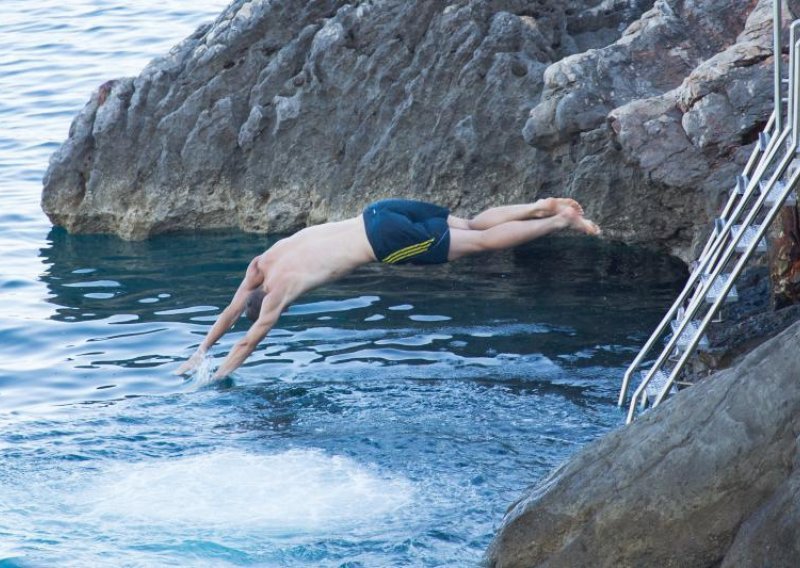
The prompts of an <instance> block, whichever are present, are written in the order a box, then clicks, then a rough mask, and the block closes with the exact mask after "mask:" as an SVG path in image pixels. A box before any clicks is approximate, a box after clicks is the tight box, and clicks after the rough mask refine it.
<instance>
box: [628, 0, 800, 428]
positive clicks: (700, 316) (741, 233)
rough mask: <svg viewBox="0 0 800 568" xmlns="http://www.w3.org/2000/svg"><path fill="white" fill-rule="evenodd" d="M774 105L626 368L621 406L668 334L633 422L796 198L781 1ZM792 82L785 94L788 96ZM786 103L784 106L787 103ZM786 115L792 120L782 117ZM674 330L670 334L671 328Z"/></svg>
mask: <svg viewBox="0 0 800 568" xmlns="http://www.w3.org/2000/svg"><path fill="white" fill-rule="evenodd" d="M773 8H774V10H773V25H774V33H773V39H774V45H773V47H774V53H775V70H774V91H775V109H774V111H773V113H772V116H771V117H770V119H769V121H768V123H767V125H766V127H765V128H764V130H763V131H762V132H761V133H759V137H758V143H757V144H756V145H755V147H754V148H753V151H752V153H751V155H750V158H749V160H748V161H747V164H746V165H745V167H744V169H743V171H742V174H741V175H739V176H737V179H736V183H735V186H734V188H733V189H732V191H731V193H730V196H729V198H728V201H727V203H726V205H725V207H724V209H723V211H722V213H721V215H720V217H719V218H717V219H715V220H714V225H713V229H712V231H711V234H710V236H709V238H708V240H707V241H706V244H705V246H704V247H703V250H702V252H701V253H700V255H699V256H698V258H697V260H696V261H695V262H693V263H692V271H691V275H690V276H689V279H688V281H687V282H686V285H685V286H684V288H683V290H682V292H681V293H680V294H679V295H678V297H677V298H676V300H675V301H674V302H673V304H672V306H671V307H670V309H669V310H668V311H667V313H666V315H665V316H664V318H663V319H662V320H661V322H660V323H659V325H658V326H657V327H656V329H655V331H654V332H653V333H652V334H651V336H650V338H649V339H648V340H647V342H646V343H645V345H644V346H643V347H642V349H641V351H640V352H639V354H638V355H637V356H636V358H635V359H634V361H633V363H631V365H630V367H628V369H627V370H626V372H625V375H624V377H623V381H622V388H621V390H620V395H619V402H618V404H619V406H623V405H624V404H625V400H626V396H627V391H628V387H629V385H630V383H631V379H632V378H633V376H634V374H635V373H636V371H637V370H639V369H640V367H641V366H642V365H643V362H645V358H646V357H647V355H648V354H649V353H650V352H651V351H652V350H653V348H654V347H655V346H656V345H657V344H659V343H660V342H662V341H666V344H665V345H664V347H663V348H662V350H661V352H660V354H659V355H658V357H657V358H656V359H655V361H653V362H652V364H651V365H650V368H649V369H647V370H642V371H641V376H642V380H641V382H640V384H639V386H638V387H637V388H636V390H635V391H634V393H633V396H632V398H631V401H630V407H629V409H628V414H627V422H628V423H630V422H631V421H632V420H633V419H634V417H635V415H636V410H637V407H639V408H640V409H644V408H645V407H646V406H647V403H648V402H650V404H651V405H652V406H657V405H658V404H660V403H661V402H662V401H663V400H664V398H665V397H666V396H667V395H668V394H670V393H672V392H675V391H676V386H675V385H676V382H677V380H678V377H679V376H680V374H681V371H682V370H683V369H684V367H685V365H686V363H687V361H688V360H689V358H690V357H691V356H692V354H693V353H694V351H695V350H696V349H697V348H698V346H700V347H703V346H706V345H707V344H708V340H707V338H706V336H705V332H706V330H707V328H708V326H709V325H710V323H712V321H719V320H714V318H715V317H716V316H717V315H718V314H719V312H720V309H721V307H722V305H723V304H724V303H725V302H733V301H736V300H737V299H738V293H737V290H736V287H735V281H736V279H737V278H738V276H739V275H740V274H741V273H742V271H743V270H744V268H745V266H746V265H747V263H748V261H749V260H750V259H751V258H752V257H753V256H754V255H755V254H757V253H763V252H765V251H766V240H765V238H764V237H765V235H766V233H767V230H768V229H769V227H770V225H771V224H772V222H773V221H774V220H775V218H776V217H777V215H778V213H779V212H780V210H781V208H782V207H783V206H784V205H794V204H795V200H796V197H795V189H796V188H797V187H798V185H800V160H798V156H797V154H798V142H800V140H798V137H800V41H799V40H798V38H797V36H798V35H799V34H800V20H796V21H795V22H793V23H792V25H791V27H790V42H789V45H790V49H789V73H788V79H782V74H781V57H780V53H781V38H780V36H781V24H782V22H781V0H775V2H774V6H773ZM784 87H786V91H787V93H786V97H784V96H783V91H784ZM784 105H785V106H786V113H785V114H784V113H783V107H784ZM784 118H785V119H786V120H785V121H784ZM670 332H671V335H670Z"/></svg>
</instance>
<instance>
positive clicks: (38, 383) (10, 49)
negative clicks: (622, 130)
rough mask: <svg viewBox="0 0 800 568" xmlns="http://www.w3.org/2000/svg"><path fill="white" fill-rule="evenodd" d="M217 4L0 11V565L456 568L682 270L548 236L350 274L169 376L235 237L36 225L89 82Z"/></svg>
mask: <svg viewBox="0 0 800 568" xmlns="http://www.w3.org/2000/svg"><path fill="white" fill-rule="evenodd" d="M224 5H225V2H223V1H218V0H200V1H196V2H191V3H187V2H178V1H177V0H158V1H156V0H137V1H136V2H133V1H131V2H127V3H126V2H113V1H108V2H101V1H99V0H95V1H92V0H76V1H72V2H68V3H63V2H53V1H51V0H41V1H39V2H28V1H22V0H3V2H2V3H0V566H81V567H84V566H243V565H260V566H350V567H354V566H472V565H475V564H477V563H478V562H479V560H480V558H481V555H482V553H483V551H484V550H485V548H486V546H487V544H488V543H489V541H490V539H491V537H492V534H493V533H494V531H495V530H496V528H497V527H498V525H499V523H500V521H501V519H502V515H503V513H504V511H505V509H506V508H507V506H508V505H509V504H510V503H511V502H512V501H513V500H514V499H516V498H517V497H518V496H519V495H520V494H521V493H522V491H524V489H525V488H526V487H528V486H529V485H530V484H532V483H535V482H536V481H537V480H540V479H541V478H542V477H543V476H544V475H545V474H546V473H547V472H549V471H550V470H551V469H552V468H554V467H555V466H557V465H558V464H559V463H561V462H562V461H563V460H564V459H566V458H568V457H569V456H570V455H571V454H573V453H574V452H575V451H577V450H579V449H580V448H581V447H582V446H583V445H585V444H587V443H589V442H591V441H592V440H594V439H596V438H598V437H599V436H601V435H602V434H603V433H605V432H607V431H608V430H610V429H612V428H616V427H619V426H620V425H621V423H622V422H623V416H622V414H621V412H620V411H619V410H618V409H617V408H616V406H615V398H616V394H617V389H618V387H619V381H620V378H621V375H622V372H623V370H624V368H625V365H626V364H627V363H628V362H629V361H630V360H631V359H632V357H633V355H634V354H635V352H636V350H637V348H638V346H639V345H640V344H641V343H642V341H643V340H644V339H645V338H646V336H647V334H648V333H649V331H650V329H651V328H652V327H653V325H655V323H656V322H657V321H658V319H659V318H660V316H661V314H662V313H663V310H664V309H665V306H666V305H667V304H668V303H669V301H670V298H671V297H672V295H673V294H674V292H675V289H676V287H677V286H679V285H680V281H681V278H682V277H683V274H682V272H681V269H680V266H679V265H678V264H677V263H676V262H675V261H673V260H671V259H669V258H666V257H660V256H657V255H654V254H653V253H652V252H650V251H645V250H641V249H635V248H630V247H625V246H621V245H613V244H607V243H602V242H599V241H596V240H593V239H588V238H571V239H545V240H543V241H540V242H537V243H534V244H532V245H530V246H526V247H522V248H520V249H517V250H516V251H513V252H507V253H503V254H498V255H485V256H481V257H476V258H470V259H465V260H463V261H460V262H457V263H453V264H451V265H446V266H438V267H429V268H419V267H382V266H377V265H376V266H368V267H364V268H363V269H360V270H358V271H357V272H356V273H354V274H353V275H351V276H349V277H348V278H346V279H344V280H342V281H340V282H337V283H335V284H331V285H329V286H326V287H324V288H322V289H320V290H318V291H316V292H314V293H312V294H309V295H308V296H307V297H304V298H302V299H301V300H300V301H299V302H298V303H297V304H296V305H295V306H293V307H292V308H291V309H290V310H289V311H288V312H287V313H286V314H285V315H284V316H283V317H282V318H281V320H280V321H279V322H278V325H277V326H276V328H275V329H274V330H273V331H272V332H271V333H270V335H269V338H268V340H267V341H265V342H264V343H263V344H262V345H261V346H260V347H259V349H258V350H257V351H256V352H255V353H254V354H253V356H252V357H251V358H250V360H249V361H248V362H247V363H246V364H245V365H244V366H243V367H242V368H241V369H240V370H239V371H238V372H237V373H235V374H234V375H233V377H232V378H231V379H229V380H226V381H224V382H222V383H213V384H211V381H210V380H209V378H210V375H211V373H212V372H213V369H214V368H215V367H216V366H217V365H218V364H219V362H220V361H221V358H222V357H223V356H224V355H225V353H226V352H227V350H229V349H230V347H231V346H232V344H233V342H234V341H235V340H236V339H237V338H239V337H241V335H242V334H243V333H244V331H245V330H246V328H247V326H246V322H242V323H241V324H237V326H236V327H235V329H234V330H233V331H232V332H231V333H230V334H229V335H228V336H226V338H225V339H224V340H223V341H222V342H221V344H220V345H219V346H218V347H217V348H216V349H215V350H214V351H213V352H212V354H211V356H210V357H209V358H208V360H207V361H205V362H204V366H203V368H202V369H201V372H200V373H198V376H196V377H195V378H192V379H189V380H187V379H184V378H182V377H177V376H175V375H174V374H172V372H173V371H174V370H175V368H176V367H177V365H178V364H179V362H180V361H182V360H184V359H185V358H186V357H188V356H189V355H190V354H191V353H192V351H193V349H194V348H195V347H196V346H197V345H198V343H199V342H200V341H201V340H202V338H203V336H204V334H205V333H206V332H207V330H208V328H209V326H210V325H211V324H212V323H213V322H214V320H215V318H216V317H217V316H218V314H219V313H220V311H221V309H223V308H224V307H225V305H226V303H227V301H228V300H229V298H230V296H231V294H232V293H233V291H234V289H235V288H236V286H237V284H238V282H239V279H240V278H241V276H242V274H243V271H244V269H245V267H246V266H247V263H248V261H249V260H250V259H251V258H252V257H253V256H255V255H256V254H259V253H260V252H261V251H263V250H264V249H265V248H266V247H267V246H269V244H270V243H271V242H273V241H274V239H267V238H265V237H263V236H258V235H248V234H243V233H239V232H235V231H229V232H217V233H205V234H181V235H164V236H158V237H155V238H153V239H150V240H148V241H144V242H136V243H131V242H124V241H121V240H119V239H117V238H114V237H110V236H99V235H94V236H71V235H69V234H67V233H66V232H65V231H63V230H62V229H59V228H53V227H51V226H50V224H49V222H48V220H47V218H46V217H45V216H44V215H43V214H42V213H41V211H40V209H39V204H38V203H39V196H40V192H41V178H42V176H43V174H44V171H45V169H46V165H47V161H48V158H49V156H50V154H51V153H52V152H53V151H54V150H55V149H56V148H57V147H58V145H59V144H60V143H61V142H62V141H63V140H64V139H65V138H66V135H67V131H68V128H69V123H70V121H71V119H72V117H73V116H74V115H75V114H76V113H77V112H78V111H79V110H80V109H81V107H82V106H83V104H85V102H86V101H87V100H88V98H89V96H90V93H91V92H92V91H93V90H94V89H96V88H97V87H98V86H99V85H100V84H102V83H103V82H105V81H107V80H109V79H112V78H115V77H117V76H119V75H135V74H136V73H137V72H138V71H139V70H140V69H141V68H142V67H143V66H144V65H145V64H146V63H147V61H148V60H149V59H151V58H152V57H155V56H157V55H159V54H162V53H164V52H166V51H167V50H168V49H169V48H170V47H171V46H172V45H173V44H175V43H177V42H178V41H179V40H180V39H182V38H183V37H184V36H186V35H188V34H189V33H191V32H192V31H193V30H194V29H195V28H196V27H197V26H198V25H200V24H202V23H205V22H209V21H211V20H213V18H214V17H215V16H216V15H217V14H218V12H219V11H220V10H221V9H222V8H223V7H224Z"/></svg>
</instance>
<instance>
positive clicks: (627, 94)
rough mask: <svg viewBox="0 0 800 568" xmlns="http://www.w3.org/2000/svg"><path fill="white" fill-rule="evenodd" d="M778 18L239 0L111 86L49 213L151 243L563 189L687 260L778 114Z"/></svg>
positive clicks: (751, 5) (575, 6)
mask: <svg viewBox="0 0 800 568" xmlns="http://www.w3.org/2000/svg"><path fill="white" fill-rule="evenodd" d="M770 1H771V0H762V1H761V2H758V3H756V2H754V1H749V2H734V3H731V2H728V1H727V0H725V1H723V0H699V1H692V2H689V1H687V0H658V1H654V0H568V1H561V0H558V1H556V0H458V1H456V0H454V1H452V2H439V1H429V0H416V1H400V0H384V1H381V2H375V1H364V2H355V3H354V2H346V1H344V0H311V1H305V0H304V1H300V0H286V1H284V2H264V1H258V0H253V1H249V2H247V1H244V0H237V1H234V2H233V3H232V4H231V6H230V7H229V8H227V9H226V10H225V11H224V13H223V14H222V15H221V16H220V17H219V18H218V19H217V20H216V21H215V22H214V23H213V25H210V26H205V27H202V28H200V29H198V30H197V32H196V33H194V34H193V35H192V36H191V37H189V38H187V39H186V40H185V41H183V42H182V43H181V44H180V45H178V46H176V47H175V48H174V49H173V50H172V51H171V52H170V53H169V54H168V55H167V56H165V57H162V58H160V59H157V60H155V61H153V62H152V63H151V64H149V65H148V66H147V67H146V68H145V69H144V71H143V72H142V74H141V75H140V76H139V77H137V78H135V79H131V78H126V79H119V80H115V81H109V82H107V83H105V84H104V85H102V86H101V87H100V89H99V90H98V91H97V92H96V93H95V94H94V95H93V96H92V98H91V100H90V101H89V103H88V104H87V105H86V107H85V108H84V109H83V111H82V112H81V113H80V115H79V116H78V117H77V118H76V119H75V121H74V123H73V125H72V128H71V130H70V135H69V139H68V140H67V141H66V142H65V143H64V144H63V146H62V147H61V148H60V149H59V150H58V151H57V152H56V153H55V155H54V156H53V158H52V159H51V164H50V168H49V170H48V172H47V175H46V177H45V182H44V192H43V196H42V205H43V208H44V210H45V211H46V212H47V214H48V215H49V216H50V218H51V219H52V221H53V222H54V223H55V224H58V225H63V226H65V227H66V228H67V229H69V230H70V231H76V232H113V233H117V234H119V235H121V236H123V237H126V238H143V237H146V236H147V235H149V234H152V233H156V232H161V231H168V230H178V229H194V228H215V227H232V226H238V227H241V228H243V229H246V230H250V231H272V232H283V231H289V230H292V229H295V228H298V227H300V226H303V225H306V224H311V223H317V222H321V221H325V220H333V219H338V218H341V217H344V216H349V215H353V214H355V213H357V212H358V211H359V210H360V208H361V207H362V206H363V204H364V203H365V202H367V201H369V200H371V199H376V198H380V197H386V196H404V197H412V198H425V199H431V200H435V201H439V202H442V203H444V204H446V205H448V206H450V207H453V208H454V209H455V210H456V211H457V212H459V213H462V214H469V213H474V212H476V211H477V210H479V209H480V208H482V207H484V206H486V205H489V204H499V203H507V202H520V201H528V200H533V199H535V198H537V197H543V196H547V195H553V194H566V195H572V196H575V197H577V198H579V199H581V200H582V201H584V202H585V204H586V206H587V209H588V211H589V213H590V214H591V215H593V216H596V217H598V218H599V220H600V221H601V222H602V223H603V224H604V225H605V226H606V228H607V234H609V235H611V236H612V237H615V238H621V239H623V240H626V241H639V242H645V243H651V244H657V245H661V246H667V247H669V248H670V249H671V250H673V251H675V252H678V253H685V252H686V251H687V250H688V247H689V246H690V244H691V242H692V240H693V239H695V238H696V236H697V234H698V233H699V232H700V228H701V227H704V226H705V224H706V222H707V220H708V217H709V211H711V210H712V209H713V208H714V206H715V205H716V200H717V199H718V197H719V193H720V192H721V191H722V190H724V189H726V188H727V186H728V185H730V184H729V182H730V180H731V179H732V175H733V173H734V172H735V171H736V170H737V169H738V168H739V167H740V164H741V162H742V160H743V159H744V158H743V157H744V155H745V154H746V153H747V151H748V149H749V146H748V145H750V144H751V143H752V141H753V140H754V138H755V135H756V133H757V131H758V130H759V128H760V127H761V126H762V125H763V123H764V121H765V120H766V118H767V114H768V112H769V104H770V100H769V88H770V85H771V82H770V80H769V73H770V64H771V58H770V51H769V46H770V38H771V33H770V11H769V5H770ZM531 109H533V110H531ZM684 256H686V255H684Z"/></svg>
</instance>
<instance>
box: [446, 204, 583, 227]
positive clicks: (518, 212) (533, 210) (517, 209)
mask: <svg viewBox="0 0 800 568" xmlns="http://www.w3.org/2000/svg"><path fill="white" fill-rule="evenodd" d="M568 207H569V208H572V209H575V210H576V211H578V213H580V214H583V208H582V207H581V206H580V204H579V203H578V202H577V201H575V200H574V199H568V198H557V197H548V198H547V199H539V200H538V201H535V202H534V203H523V204H519V205H501V206H499V207H491V208H489V209H486V210H485V211H483V212H481V213H479V214H478V215H476V216H475V217H473V218H472V219H462V218H460V217H454V216H453V215H451V216H450V217H448V218H447V223H448V225H450V227H451V228H454V229H473V230H477V231H483V230H486V229H490V228H492V227H495V226H497V225H501V224H503V223H508V222H509V221H524V220H528V219H542V218H545V217H552V216H553V215H557V214H558V213H560V212H561V211H563V210H564V209H565V208H568Z"/></svg>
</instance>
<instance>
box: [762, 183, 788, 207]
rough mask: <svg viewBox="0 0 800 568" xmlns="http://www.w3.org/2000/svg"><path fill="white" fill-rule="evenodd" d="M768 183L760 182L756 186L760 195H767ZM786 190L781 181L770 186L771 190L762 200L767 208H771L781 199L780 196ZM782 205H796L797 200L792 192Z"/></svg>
mask: <svg viewBox="0 0 800 568" xmlns="http://www.w3.org/2000/svg"><path fill="white" fill-rule="evenodd" d="M768 183H769V182H767V181H762V182H760V183H759V184H758V188H759V189H760V190H761V193H762V194H764V193H767V185H768ZM785 189H786V184H785V183H784V182H782V181H780V180H779V181H777V182H775V185H774V186H772V190H771V191H769V193H767V198H766V199H765V200H764V204H765V205H766V206H767V207H772V206H773V205H775V203H776V202H777V201H778V200H779V199H780V198H781V194H782V193H783V192H784V190H785ZM783 204H784V205H791V206H794V205H795V204H797V198H796V197H795V194H794V192H793V191H792V192H790V193H789V195H788V197H787V198H786V201H784V203H783Z"/></svg>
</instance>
